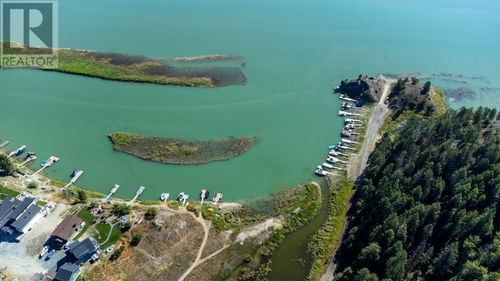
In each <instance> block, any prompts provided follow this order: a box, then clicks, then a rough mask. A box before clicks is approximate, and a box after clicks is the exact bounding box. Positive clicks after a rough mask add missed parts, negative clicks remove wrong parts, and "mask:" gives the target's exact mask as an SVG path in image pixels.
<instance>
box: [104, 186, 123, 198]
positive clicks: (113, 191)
mask: <svg viewBox="0 0 500 281" xmlns="http://www.w3.org/2000/svg"><path fill="white" fill-rule="evenodd" d="M118 188H120V185H118V184H115V186H113V189H111V191H110V192H109V194H108V196H106V198H104V200H106V201H107V200H109V198H111V196H113V195H114V194H115V193H116V192H117V191H118Z"/></svg>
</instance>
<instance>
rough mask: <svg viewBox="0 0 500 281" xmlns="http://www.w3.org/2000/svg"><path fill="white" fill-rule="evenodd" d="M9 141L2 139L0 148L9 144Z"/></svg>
mask: <svg viewBox="0 0 500 281" xmlns="http://www.w3.org/2000/svg"><path fill="white" fill-rule="evenodd" d="M9 143H10V142H9V141H4V142H2V143H0V148H4V147H6V146H7V145H9Z"/></svg>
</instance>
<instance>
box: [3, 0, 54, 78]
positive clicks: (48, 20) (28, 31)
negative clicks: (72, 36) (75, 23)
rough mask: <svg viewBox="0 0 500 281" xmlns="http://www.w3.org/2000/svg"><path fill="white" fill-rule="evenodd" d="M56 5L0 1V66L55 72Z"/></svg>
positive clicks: (46, 2) (39, 2)
mask: <svg viewBox="0 0 500 281" xmlns="http://www.w3.org/2000/svg"><path fill="white" fill-rule="evenodd" d="M57 13H58V10H57V2H56V1H36V0H34V1H1V12H0V17H1V20H0V24H1V27H0V30H1V34H0V37H1V39H0V41H1V49H0V66H1V67H5V68H7V67H31V68H57V66H58V56H57V50H58V49H57V48H58V14H57Z"/></svg>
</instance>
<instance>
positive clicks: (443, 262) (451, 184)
mask: <svg viewBox="0 0 500 281" xmlns="http://www.w3.org/2000/svg"><path fill="white" fill-rule="evenodd" d="M498 119H500V118H499V116H498V115H497V112H496V110H495V109H486V108H481V107H480V108H478V109H476V110H472V109H465V108H462V109H460V110H458V111H455V110H449V111H447V112H446V113H443V114H441V115H439V116H437V117H435V118H431V119H423V120H417V119H409V120H408V121H407V122H406V124H405V125H404V126H403V127H402V128H400V129H398V130H397V132H396V133H394V134H395V135H393V138H390V137H389V135H385V136H384V138H383V139H382V141H381V142H380V143H379V144H378V145H377V147H376V149H375V150H374V152H373V153H372V155H371V157H370V165H369V166H368V168H367V169H366V170H365V174H364V175H363V176H362V177H361V178H360V180H359V186H358V187H357V189H356V192H355V195H354V197H353V203H352V208H351V210H350V213H349V215H350V221H349V224H348V229H347V231H346V235H345V236H344V239H343V241H342V245H341V248H340V249H339V252H338V257H337V259H336V260H337V266H338V267H337V271H336V272H337V274H336V275H335V280H338V281H343V280H367V281H376V280H456V281H461V280H464V281H465V280H486V281H489V280H499V279H500V270H499V269H500V216H499V215H498V214H499V206H498V202H499V199H500V169H499V168H500V138H499V133H500V132H499V124H498V122H499V121H498Z"/></svg>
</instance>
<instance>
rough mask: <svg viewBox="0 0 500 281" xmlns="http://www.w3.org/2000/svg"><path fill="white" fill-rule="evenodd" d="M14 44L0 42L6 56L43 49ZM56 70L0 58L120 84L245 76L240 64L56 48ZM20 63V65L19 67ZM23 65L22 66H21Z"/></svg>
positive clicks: (236, 81) (192, 83)
mask: <svg viewBox="0 0 500 281" xmlns="http://www.w3.org/2000/svg"><path fill="white" fill-rule="evenodd" d="M13 44H15V43H8V42H2V45H3V49H4V50H9V53H14V54H19V55H28V54H34V53H36V54H38V53H40V52H43V51H44V49H43V48H27V47H22V46H20V45H16V46H17V47H16V48H12V45H13ZM57 53H58V56H57V58H56V60H57V62H58V67H57V68H51V69H47V68H40V67H37V66H36V65H31V64H28V63H26V62H23V61H22V60H19V61H18V60H15V61H14V62H13V61H12V60H8V59H7V57H1V59H2V62H3V63H2V64H3V65H4V66H5V65H6V66H9V65H11V64H14V63H16V67H24V68H33V69H42V70H48V71H57V72H62V73H68V74H76V75H83V76H88V77H95V78H101V79H106V80H115V81H123V82H139V83H152V84H160V85H172V86H186V87H222V86H229V85H242V84H244V83H245V82H246V77H245V75H244V74H243V72H242V70H241V66H240V65H236V66H189V67H180V66H174V65H169V64H167V63H166V62H165V61H164V60H161V59H153V58H148V57H145V56H135V55H126V54H121V53H107V52H96V51H88V50H79V49H58V52H57ZM20 63H21V65H19V64H20ZM23 63H24V64H23Z"/></svg>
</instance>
